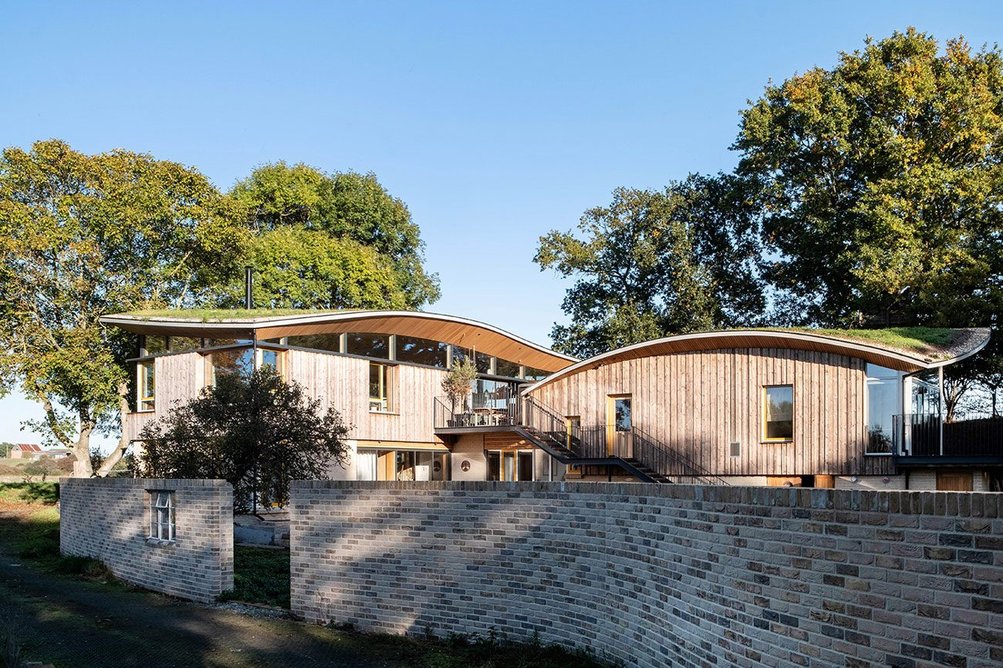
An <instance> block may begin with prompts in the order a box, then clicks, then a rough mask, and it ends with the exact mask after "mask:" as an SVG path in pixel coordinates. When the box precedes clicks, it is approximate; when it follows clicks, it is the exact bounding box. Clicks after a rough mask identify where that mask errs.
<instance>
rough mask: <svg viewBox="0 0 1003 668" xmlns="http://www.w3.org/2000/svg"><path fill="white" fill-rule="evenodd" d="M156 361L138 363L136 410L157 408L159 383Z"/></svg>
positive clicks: (143, 410) (145, 410)
mask: <svg viewBox="0 0 1003 668" xmlns="http://www.w3.org/2000/svg"><path fill="white" fill-rule="evenodd" d="M154 369H155V367H154V361H153V360H146V361H144V362H139V363H138V364H136V410H137V411H140V412H147V411H152V410H154V408H156V394H157V383H156V380H157V378H156V374H155V371H154Z"/></svg>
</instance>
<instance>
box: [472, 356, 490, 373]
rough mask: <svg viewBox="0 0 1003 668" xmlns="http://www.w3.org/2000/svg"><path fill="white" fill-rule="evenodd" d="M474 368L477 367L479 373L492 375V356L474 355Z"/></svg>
mask: <svg viewBox="0 0 1003 668" xmlns="http://www.w3.org/2000/svg"><path fill="white" fill-rule="evenodd" d="M474 366H475V367H477V373H491V355H485V354H484V353H474Z"/></svg>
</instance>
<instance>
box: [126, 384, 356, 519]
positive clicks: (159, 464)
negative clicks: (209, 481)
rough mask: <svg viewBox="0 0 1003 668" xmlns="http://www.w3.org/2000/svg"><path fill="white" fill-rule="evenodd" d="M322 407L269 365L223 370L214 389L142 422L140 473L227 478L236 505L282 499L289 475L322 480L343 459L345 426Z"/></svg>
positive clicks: (281, 501) (285, 496)
mask: <svg viewBox="0 0 1003 668" xmlns="http://www.w3.org/2000/svg"><path fill="white" fill-rule="evenodd" d="M320 409H321V404H320V401H319V400H317V399H312V400H311V399H309V398H308V397H307V395H306V393H305V391H304V389H303V387H302V386H300V385H299V384H297V383H286V382H284V381H283V380H282V378H280V377H279V376H278V374H276V372H275V371H274V369H272V368H271V367H265V368H262V369H258V370H256V371H255V372H254V373H253V374H252V375H251V376H250V377H249V378H245V377H242V376H241V375H239V374H237V373H230V374H220V375H219V376H218V377H217V379H216V385H215V386H214V387H207V388H206V389H205V390H204V391H203V393H202V395H201V396H199V397H198V398H196V399H193V400H191V401H189V402H188V403H186V404H180V405H178V406H176V407H174V408H173V409H172V410H171V411H170V412H169V413H168V414H167V415H165V416H164V417H162V418H160V419H158V420H155V421H153V422H151V423H149V424H147V425H146V427H144V428H143V431H142V432H141V434H140V439H141V440H142V441H143V442H144V454H143V456H142V457H141V458H140V465H139V467H140V473H141V475H142V476H143V477H153V478H219V479H223V480H226V481H227V482H229V483H230V484H231V485H233V488H234V507H235V509H236V510H238V511H246V510H248V507H249V503H250V501H251V500H252V499H255V500H260V501H261V502H262V503H264V504H266V505H268V504H272V503H278V504H280V505H284V504H285V503H286V502H287V501H288V500H289V482H290V481H291V480H315V479H321V478H325V477H327V473H328V470H329V467H330V466H331V465H332V464H333V463H337V464H340V465H344V463H345V461H346V458H347V448H346V446H345V444H344V442H343V439H344V438H345V435H346V434H347V433H348V428H347V427H346V426H345V425H344V424H343V423H342V420H341V416H340V415H339V414H338V412H337V411H335V410H333V409H328V410H327V411H326V412H325V413H324V414H323V415H321V413H320Z"/></svg>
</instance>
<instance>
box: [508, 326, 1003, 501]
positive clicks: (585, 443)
mask: <svg viewBox="0 0 1003 668" xmlns="http://www.w3.org/2000/svg"><path fill="white" fill-rule="evenodd" d="M921 331H923V333H925V334H926V336H927V338H928V339H930V341H924V340H922V339H916V338H909V337H905V336H901V335H895V333H894V330H889V331H883V330H876V331H867V330H851V331H840V332H834V331H825V332H818V331H782V330H737V331H723V332H708V333H699V334H686V335H680V336H672V337H668V338H664V339H659V340H657V341H648V342H645V343H640V344H637V345H633V346H628V347H625V348H621V349H619V350H614V351H611V352H609V353H606V354H603V355H598V356H596V357H593V358H591V359H588V360H584V361H582V362H579V363H577V364H574V365H571V366H568V367H566V368H564V369H562V370H560V371H558V372H557V373H554V374H552V375H551V376H548V377H547V378H546V379H543V380H541V381H539V382H538V383H536V384H534V385H533V386H531V387H529V388H527V390H526V391H525V396H526V401H527V404H528V405H529V404H532V405H535V406H537V407H539V409H538V410H537V414H540V415H546V416H548V417H547V420H549V421H550V424H551V425H552V426H550V427H548V426H545V424H544V423H543V422H541V423H540V424H536V425H534V426H536V427H537V428H538V429H541V430H544V431H554V430H556V429H557V426H553V424H554V417H553V416H556V417H557V418H558V419H560V418H563V420H564V425H563V426H564V427H565V430H566V432H567V434H568V436H567V438H568V444H569V447H570V448H571V449H573V450H576V451H577V452H578V453H579V454H581V455H583V456H584V457H585V458H587V459H591V460H598V459H601V458H602V457H610V458H615V459H620V460H624V461H627V462H634V463H636V464H637V465H638V466H640V467H641V468H644V469H647V471H648V473H649V474H656V475H658V476H662V477H664V478H665V479H667V480H670V481H674V482H716V483H726V484H743V485H791V486H813V487H851V488H852V487H868V488H876V489H924V488H927V489H951V490H973V489H975V490H979V489H1000V483H1001V477H1000V473H1001V471H1003V421H1001V420H998V419H997V420H995V421H993V420H989V421H977V422H973V423H968V424H966V423H960V422H959V423H945V422H944V421H943V420H942V419H941V413H942V408H941V401H940V397H941V396H943V370H944V368H945V367H946V366H948V365H950V364H954V363H956V362H959V361H961V360H963V359H965V358H967V357H969V356H971V355H974V354H975V353H977V352H978V351H979V350H981V349H982V348H983V347H984V346H985V345H986V343H987V342H988V340H989V332H988V330H921ZM933 340H937V341H940V343H933V342H932V341H933ZM558 426H560V425H558ZM622 472H624V471H623V470H622V469H621V473H622ZM632 473H633V472H632ZM578 475H580V476H583V477H586V478H587V477H603V476H606V477H609V476H610V475H611V469H610V468H609V467H607V468H602V467H600V466H594V465H593V466H585V467H581V469H580V470H579V472H578ZM1000 491H1003V489H1000Z"/></svg>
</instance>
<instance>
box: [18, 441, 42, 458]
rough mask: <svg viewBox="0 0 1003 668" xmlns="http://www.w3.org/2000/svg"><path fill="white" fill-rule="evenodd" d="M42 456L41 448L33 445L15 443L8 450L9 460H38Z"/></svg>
mask: <svg viewBox="0 0 1003 668" xmlns="http://www.w3.org/2000/svg"><path fill="white" fill-rule="evenodd" d="M42 454H43V452H42V446H40V445H36V444H35V443H16V444H15V445H14V447H13V448H11V449H10V458H11V459H32V460H34V459H38V458H39V457H41V456H42Z"/></svg>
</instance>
